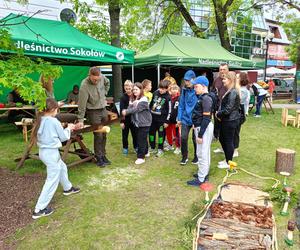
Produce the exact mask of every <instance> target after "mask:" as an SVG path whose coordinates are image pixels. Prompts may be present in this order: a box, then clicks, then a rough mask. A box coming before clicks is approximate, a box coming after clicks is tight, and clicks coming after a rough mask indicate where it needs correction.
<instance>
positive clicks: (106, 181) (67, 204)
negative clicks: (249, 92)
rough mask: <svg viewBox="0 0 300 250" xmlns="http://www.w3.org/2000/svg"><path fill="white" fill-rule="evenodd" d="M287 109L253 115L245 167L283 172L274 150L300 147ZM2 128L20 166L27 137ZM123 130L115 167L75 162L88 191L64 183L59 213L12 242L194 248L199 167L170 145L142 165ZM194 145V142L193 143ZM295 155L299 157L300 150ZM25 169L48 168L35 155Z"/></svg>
mask: <svg viewBox="0 0 300 250" xmlns="http://www.w3.org/2000/svg"><path fill="white" fill-rule="evenodd" d="M280 115H281V110H276V114H275V115H272V114H266V113H263V116H262V117H261V118H260V119H258V118H252V117H249V118H248V120H247V122H246V123H245V124H244V125H243V127H242V131H241V145H240V157H239V158H238V160H237V162H238V164H239V166H241V167H243V168H245V169H247V170H249V171H251V172H253V173H255V174H258V175H262V176H272V177H275V178H279V179H281V177H280V176H279V175H277V174H275V173H274V168H275V151H276V149H277V148H279V147H286V148H291V149H294V150H296V151H297V152H299V150H300V143H299V132H300V130H299V129H296V128H293V127H286V128H284V127H282V126H281V124H280ZM0 129H1V145H0V157H1V159H2V160H1V166H4V167H7V168H9V169H12V170H13V169H15V163H14V162H13V159H15V158H17V157H19V156H20V155H21V154H22V152H23V150H24V146H25V144H24V143H23V142H22V137H21V133H19V132H18V131H16V130H15V129H14V128H13V127H12V126H7V125H0ZM120 135H121V131H120V128H119V127H118V125H114V126H113V127H112V130H111V133H110V134H109V136H108V143H107V151H108V157H109V158H110V160H112V162H113V164H112V165H111V166H109V167H107V168H105V169H100V168H97V167H96V166H95V165H94V164H90V163H89V164H83V165H81V166H77V167H73V168H71V169H69V177H70V180H71V181H72V183H73V184H74V185H76V186H79V187H80V188H81V189H82V192H81V193H80V194H78V195H74V196H71V197H63V195H62V194H61V191H62V190H61V188H59V190H58V191H57V192H56V194H55V197H54V200H53V201H52V207H54V208H55V213H54V214H53V215H51V216H50V217H48V218H43V219H40V220H38V221H33V222H32V224H30V225H28V226H27V227H26V228H24V229H20V230H19V231H18V232H16V233H15V235H14V236H13V237H11V238H10V239H9V241H17V248H18V249H191V246H192V237H193V235H192V234H191V233H189V229H190V227H191V228H192V229H194V225H195V222H193V221H191V218H192V217H193V216H194V215H195V214H196V213H197V212H199V211H200V209H201V208H202V203H201V199H202V198H203V194H202V192H201V191H200V190H199V189H198V188H193V187H188V186H187V185H186V181H187V180H189V179H191V176H192V174H193V173H195V172H196V166H194V165H191V164H188V165H187V166H185V167H182V166H180V165H179V161H180V156H177V155H174V154H173V153H171V152H166V153H165V156H163V157H162V158H159V159H157V158H155V157H153V156H152V157H151V158H150V159H148V160H147V162H146V164H144V165H142V166H135V165H134V160H135V154H133V152H132V150H131V153H130V154H129V156H127V157H126V156H123V155H122V154H121V137H120ZM85 141H86V143H87V144H88V145H89V147H90V148H92V141H93V139H92V135H85ZM191 146H192V145H191V143H190V150H191ZM217 147H219V145H218V144H217V143H214V144H213V145H212V149H215V148H217ZM72 158H74V156H73V157H71V158H70V159H69V160H71V159H72ZM296 158H297V159H296V162H299V160H300V159H299V158H300V156H299V154H296ZM222 159H223V158H222V155H215V154H213V153H212V164H211V171H210V180H211V182H213V183H214V184H215V185H216V186H217V185H218V184H220V183H221V180H222V179H223V177H224V175H225V171H224V170H220V169H218V168H217V167H216V165H217V162H218V161H220V160H222ZM190 160H191V159H190ZM18 172H20V174H23V173H27V172H31V173H33V172H44V167H43V165H42V163H41V162H39V161H34V160H28V161H26V163H25V166H24V167H23V168H22V169H20V170H19V171H18ZM299 179H300V171H299V169H296V171H295V175H293V176H291V177H290V179H289V183H290V184H291V186H293V187H294V188H295V189H296V190H297V192H299V189H300V184H299ZM231 180H234V181H239V182H243V183H250V184H252V185H255V186H257V187H258V188H261V189H266V188H269V187H270V186H271V185H272V184H273V182H272V181H264V180H261V179H257V178H254V177H251V176H249V175H247V174H245V173H243V172H239V173H238V174H237V175H235V176H233V177H232V178H231V179H230V181H231ZM36 198H38V197H36ZM34 203H35V201H33V202H32V207H34ZM274 206H275V211H274V213H275V216H276V220H277V226H278V241H279V246H280V248H279V249H284V248H285V244H284V242H283V238H284V234H285V231H286V226H287V221H288V219H289V217H288V218H287V217H280V216H278V213H279V211H280V207H281V204H277V203H274ZM291 211H292V210H291V209H290V212H291ZM297 234H298V232H297ZM295 238H298V237H295ZM289 249H298V247H296V246H295V247H294V248H289Z"/></svg>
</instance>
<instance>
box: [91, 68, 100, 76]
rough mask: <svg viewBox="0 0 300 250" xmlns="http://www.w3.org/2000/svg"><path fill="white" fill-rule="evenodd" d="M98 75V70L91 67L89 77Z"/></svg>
mask: <svg viewBox="0 0 300 250" xmlns="http://www.w3.org/2000/svg"><path fill="white" fill-rule="evenodd" d="M100 73H101V70H100V68H98V67H96V66H95V67H91V68H90V70H89V75H90V76H99V75H100Z"/></svg>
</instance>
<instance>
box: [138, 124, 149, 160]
mask: <svg viewBox="0 0 300 250" xmlns="http://www.w3.org/2000/svg"><path fill="white" fill-rule="evenodd" d="M149 128H150V127H141V128H136V130H137V132H136V135H137V145H138V152H137V158H141V159H144V158H145V155H146V154H147V153H148V141H147V137H148V133H149Z"/></svg>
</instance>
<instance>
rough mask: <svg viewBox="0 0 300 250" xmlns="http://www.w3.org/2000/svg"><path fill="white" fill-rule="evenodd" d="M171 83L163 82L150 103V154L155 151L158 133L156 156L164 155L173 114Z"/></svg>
mask: <svg viewBox="0 0 300 250" xmlns="http://www.w3.org/2000/svg"><path fill="white" fill-rule="evenodd" d="M169 84H170V81H168V80H163V81H162V82H160V83H159V85H158V90H156V91H155V92H154V93H153V98H152V101H151V103H150V110H151V114H152V123H151V127H150V131H149V142H150V146H151V151H150V153H151V152H152V153H154V150H155V135H156V131H158V151H157V154H156V156H157V157H160V156H162V155H163V142H164V134H165V130H164V129H165V128H167V127H168V123H169V121H170V114H171V97H170V95H169V92H168V88H169Z"/></svg>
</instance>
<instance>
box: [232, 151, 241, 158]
mask: <svg viewBox="0 0 300 250" xmlns="http://www.w3.org/2000/svg"><path fill="white" fill-rule="evenodd" d="M234 157H239V151H237V150H234V152H233V156H232V158H234Z"/></svg>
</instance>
